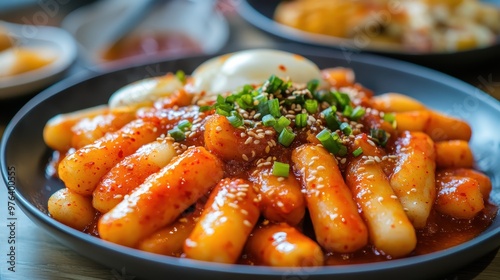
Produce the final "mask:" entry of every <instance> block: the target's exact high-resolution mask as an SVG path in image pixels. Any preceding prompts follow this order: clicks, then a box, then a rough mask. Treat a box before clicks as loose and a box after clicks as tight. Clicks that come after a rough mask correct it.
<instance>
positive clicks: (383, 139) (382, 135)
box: [370, 128, 389, 147]
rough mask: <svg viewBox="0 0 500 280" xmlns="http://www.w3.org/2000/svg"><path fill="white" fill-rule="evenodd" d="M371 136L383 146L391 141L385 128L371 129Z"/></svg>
mask: <svg viewBox="0 0 500 280" xmlns="http://www.w3.org/2000/svg"><path fill="white" fill-rule="evenodd" d="M370 137H371V138H372V139H373V140H374V141H375V142H377V143H378V144H380V145H381V146H382V147H383V146H385V144H387V141H389V133H387V132H386V131H385V130H383V129H376V128H372V129H370Z"/></svg>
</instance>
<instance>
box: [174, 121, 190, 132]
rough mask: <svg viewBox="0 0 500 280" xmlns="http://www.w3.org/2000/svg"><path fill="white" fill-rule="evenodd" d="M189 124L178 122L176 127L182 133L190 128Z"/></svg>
mask: <svg viewBox="0 0 500 280" xmlns="http://www.w3.org/2000/svg"><path fill="white" fill-rule="evenodd" d="M191 125H192V124H191V122H190V121H188V120H182V121H180V122H179V123H178V124H177V127H178V128H179V129H180V130H182V131H186V129H188V128H190V127H191Z"/></svg>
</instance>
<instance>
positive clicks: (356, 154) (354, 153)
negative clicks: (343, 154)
mask: <svg viewBox="0 0 500 280" xmlns="http://www.w3.org/2000/svg"><path fill="white" fill-rule="evenodd" d="M362 153H363V148H361V147H358V148H357V149H356V150H354V151H352V155H353V156H355V157H357V156H360V155H361V154H362Z"/></svg>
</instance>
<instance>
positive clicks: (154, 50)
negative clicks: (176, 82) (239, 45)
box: [101, 32, 202, 62]
mask: <svg viewBox="0 0 500 280" xmlns="http://www.w3.org/2000/svg"><path fill="white" fill-rule="evenodd" d="M201 52H202V49H201V46H200V44H199V43H198V42H196V41H195V40H194V39H192V38H191V37H189V36H188V35H186V34H184V33H179V32H153V33H141V34H138V35H132V36H129V37H125V38H124V39H122V40H120V41H118V42H117V43H115V44H113V45H111V46H109V47H107V48H106V49H104V50H103V53H102V55H101V58H102V59H103V60H105V61H107V62H111V61H118V60H123V59H129V58H138V57H141V56H153V55H159V54H161V55H168V56H175V55H184V54H195V53H201Z"/></svg>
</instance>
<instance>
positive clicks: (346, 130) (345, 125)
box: [339, 122, 352, 136]
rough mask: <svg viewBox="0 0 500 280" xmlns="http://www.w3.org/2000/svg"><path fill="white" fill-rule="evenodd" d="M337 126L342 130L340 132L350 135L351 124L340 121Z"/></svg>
mask: <svg viewBox="0 0 500 280" xmlns="http://www.w3.org/2000/svg"><path fill="white" fill-rule="evenodd" d="M339 128H340V130H342V132H343V133H344V134H345V135H348V136H349V135H351V133H352V128H351V126H350V125H349V124H348V123H346V122H343V123H341V124H340V127H339Z"/></svg>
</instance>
